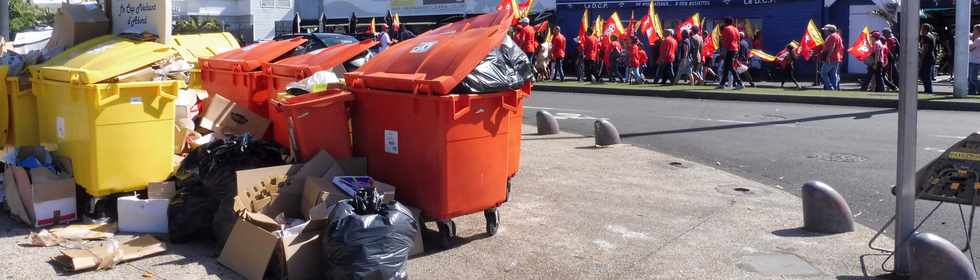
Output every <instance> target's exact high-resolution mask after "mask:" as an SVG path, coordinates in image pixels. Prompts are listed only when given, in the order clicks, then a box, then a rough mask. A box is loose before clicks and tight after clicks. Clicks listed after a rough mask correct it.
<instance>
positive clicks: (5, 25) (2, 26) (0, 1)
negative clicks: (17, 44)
mask: <svg viewBox="0 0 980 280" xmlns="http://www.w3.org/2000/svg"><path fill="white" fill-rule="evenodd" d="M0 37H3V39H4V40H7V41H10V0H0Z"/></svg>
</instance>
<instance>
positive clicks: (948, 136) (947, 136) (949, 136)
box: [932, 135, 966, 140]
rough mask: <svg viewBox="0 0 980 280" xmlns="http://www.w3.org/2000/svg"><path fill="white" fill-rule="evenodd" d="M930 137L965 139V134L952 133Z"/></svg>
mask: <svg viewBox="0 0 980 280" xmlns="http://www.w3.org/2000/svg"><path fill="white" fill-rule="evenodd" d="M932 137H938V138H949V139H959V140H963V139H966V136H952V135H933V136H932Z"/></svg>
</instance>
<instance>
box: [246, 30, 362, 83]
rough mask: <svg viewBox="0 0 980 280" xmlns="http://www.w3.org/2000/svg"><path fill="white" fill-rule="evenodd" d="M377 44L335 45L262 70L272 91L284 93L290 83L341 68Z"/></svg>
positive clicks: (279, 62)
mask: <svg viewBox="0 0 980 280" xmlns="http://www.w3.org/2000/svg"><path fill="white" fill-rule="evenodd" d="M377 44H378V42H375V41H374V40H364V41H361V42H360V43H354V44H340V45H334V46H330V47H329V48H324V49H319V50H315V51H312V52H309V53H306V54H303V55H297V56H294V57H290V58H286V59H283V60H280V61H278V62H276V63H265V64H264V65H262V70H263V71H265V73H266V74H267V75H268V76H269V79H270V84H271V88H272V90H273V91H282V90H284V89H285V88H286V85H288V84H289V83H292V82H295V81H299V80H302V79H306V78H307V77H310V76H312V75H313V73H316V72H319V71H323V70H330V69H333V68H334V67H337V66H341V65H343V63H344V62H347V61H348V60H351V59H353V58H354V57H357V56H358V55H360V54H362V53H364V52H365V51H367V50H368V49H370V48H372V47H374V46H375V45H377Z"/></svg>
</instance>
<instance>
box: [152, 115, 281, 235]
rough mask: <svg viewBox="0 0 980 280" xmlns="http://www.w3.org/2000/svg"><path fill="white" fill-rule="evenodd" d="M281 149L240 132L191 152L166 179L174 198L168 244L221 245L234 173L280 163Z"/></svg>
mask: <svg viewBox="0 0 980 280" xmlns="http://www.w3.org/2000/svg"><path fill="white" fill-rule="evenodd" d="M285 156H286V150H285V149H283V148H282V147H281V146H279V145H278V144H276V143H272V142H268V141H264V140H254V139H253V138H252V136H250V135H248V134H246V135H242V136H238V137H231V138H227V139H221V140H216V141H213V142H211V143H208V144H206V145H203V146H200V147H198V148H197V149H194V150H193V151H191V152H190V154H188V155H187V158H185V159H184V160H183V161H182V162H181V163H180V167H179V168H178V169H177V171H175V172H174V174H173V175H171V179H172V180H174V181H175V183H176V187H177V194H176V195H175V196H174V198H173V199H171V201H170V207H169V209H168V210H167V215H168V223H169V225H170V226H169V228H170V232H169V233H170V239H171V241H173V242H177V243H179V242H187V241H191V240H206V239H212V238H213V239H214V240H217V241H218V245H219V246H218V248H221V247H223V246H224V241H225V239H227V238H228V234H230V233H231V228H232V226H234V224H235V219H236V218H237V215H236V214H235V212H234V209H233V206H234V198H235V195H236V192H237V191H236V190H237V183H238V180H237V178H236V177H235V176H236V174H235V173H236V172H237V171H239V170H248V169H255V168H263V167H271V166H278V165H283V164H285V161H284V158H285Z"/></svg>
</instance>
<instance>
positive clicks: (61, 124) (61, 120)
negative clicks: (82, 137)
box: [54, 117, 65, 139]
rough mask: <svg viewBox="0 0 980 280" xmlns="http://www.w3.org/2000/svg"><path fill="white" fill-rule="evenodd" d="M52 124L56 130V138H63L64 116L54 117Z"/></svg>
mask: <svg viewBox="0 0 980 280" xmlns="http://www.w3.org/2000/svg"><path fill="white" fill-rule="evenodd" d="M54 126H55V130H56V131H57V132H58V138H61V139H65V118H62V117H57V118H55V120H54Z"/></svg>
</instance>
